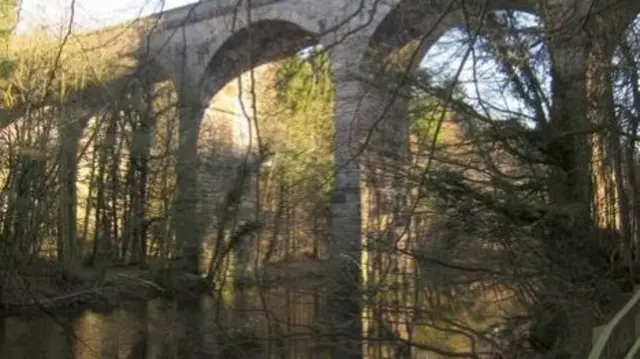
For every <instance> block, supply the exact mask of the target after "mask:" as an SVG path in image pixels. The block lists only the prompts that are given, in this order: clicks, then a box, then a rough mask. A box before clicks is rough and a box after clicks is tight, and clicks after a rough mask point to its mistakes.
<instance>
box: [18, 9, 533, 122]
mask: <svg viewBox="0 0 640 359" xmlns="http://www.w3.org/2000/svg"><path fill="white" fill-rule="evenodd" d="M197 1H198V0H75V1H74V0H22V7H21V14H20V22H19V24H18V27H17V31H18V32H24V31H28V30H29V29H33V28H39V27H45V28H47V29H48V30H49V31H53V32H57V31H56V30H57V29H64V30H63V31H66V29H67V26H68V21H69V18H70V13H71V8H72V4H74V7H73V8H74V30H76V31H77V30H88V29H96V28H100V27H104V26H109V25H115V24H118V23H122V22H126V21H129V20H133V19H135V18H137V17H140V16H144V15H149V14H151V13H154V12H158V11H161V10H168V9H172V8H176V7H180V6H183V5H187V4H190V3H195V2H197ZM318 1H322V0H318ZM527 22H528V23H529V24H531V20H528V21H527ZM447 37H448V36H446V35H445V36H444V37H443V38H442V39H441V40H440V41H438V43H436V45H435V46H434V47H432V48H431V49H430V51H429V53H428V54H427V57H425V59H424V60H423V62H422V65H423V66H426V67H428V68H430V69H431V70H433V71H434V72H436V73H441V74H444V73H448V74H450V75H452V74H453V73H455V72H457V68H458V66H460V63H461V60H462V57H463V52H464V50H463V51H460V50H461V49H460V48H458V49H457V50H456V49H451V48H449V49H445V47H446V46H444V45H442V44H445V43H447V42H451V40H452V39H447ZM463 47H465V48H466V46H463ZM472 69H473V65H472V61H469V62H468V63H467V64H466V65H465V66H463V72H462V73H461V78H460V80H461V82H462V83H463V85H462V87H463V88H465V90H467V91H466V92H467V93H475V86H469V83H472V82H474V81H473V76H472V73H473V70H472ZM477 70H478V68H477V67H476V71H477ZM483 72H485V74H488V76H486V77H485V78H484V79H483V80H480V81H481V82H484V81H487V83H484V84H480V85H479V86H478V88H479V89H482V93H483V94H487V93H489V92H490V90H491V89H490V88H489V87H492V86H491V84H489V83H490V82H493V83H494V84H493V85H494V86H495V82H496V80H498V79H497V78H496V76H495V74H496V71H495V70H494V69H491V68H486V69H485V71H483ZM482 97H485V95H483V96H482ZM491 97H492V100H493V101H498V102H501V103H500V104H499V107H502V108H504V107H507V108H508V109H509V110H517V109H516V108H517V107H520V106H518V105H519V104H517V103H515V102H513V99H511V98H504V94H494V95H492V96H491ZM493 101H492V102H493ZM520 110H521V109H520Z"/></svg>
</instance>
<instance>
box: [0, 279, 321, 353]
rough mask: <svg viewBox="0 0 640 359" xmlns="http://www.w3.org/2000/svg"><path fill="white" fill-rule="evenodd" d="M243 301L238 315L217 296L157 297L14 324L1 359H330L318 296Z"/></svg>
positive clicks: (1, 345)
mask: <svg viewBox="0 0 640 359" xmlns="http://www.w3.org/2000/svg"><path fill="white" fill-rule="evenodd" d="M234 302H237V298H236V300H234ZM242 302H243V307H244V308H242V309H240V308H235V309H234V308H233V307H232V306H229V305H228V304H226V303H221V302H216V301H215V300H214V299H213V298H212V297H202V298H199V299H196V300H181V301H168V300H163V299H157V300H153V301H151V302H148V303H138V304H128V305H126V306H124V307H122V308H120V309H116V310H113V311H109V312H106V313H98V312H94V311H90V310H88V311H85V312H82V313H76V314H64V313H62V314H61V313H58V314H56V316H55V318H52V317H49V316H45V315H37V316H31V317H16V318H8V319H5V320H4V321H3V322H2V323H1V324H2V327H3V331H4V332H3V335H2V340H1V342H0V358H12V359H13V358H48V359H49V358H50V359H67V358H69V359H70V358H73V359H106V358H109V359H112V358H127V359H174V358H175V359H178V358H179V359H189V358H194V359H195V358H225V359H226V358H230V359H233V358H248V359H249V358H251V359H253V358H269V359H270V358H296V359H297V358H300V359H302V358H313V359H321V358H323V357H326V355H323V350H322V343H320V341H319V340H318V339H317V338H316V339H314V333H315V330H314V327H315V326H316V322H317V320H318V319H320V318H321V315H320V314H321V313H322V310H321V306H322V303H321V297H320V296H319V295H318V294H316V293H304V292H299V291H297V292H293V291H290V290H285V289H275V290H270V291H268V292H266V293H248V294H247V293H245V294H244V298H242ZM266 308H268V310H267V309H266Z"/></svg>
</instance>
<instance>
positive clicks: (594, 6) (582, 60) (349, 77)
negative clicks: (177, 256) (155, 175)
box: [137, 0, 640, 358]
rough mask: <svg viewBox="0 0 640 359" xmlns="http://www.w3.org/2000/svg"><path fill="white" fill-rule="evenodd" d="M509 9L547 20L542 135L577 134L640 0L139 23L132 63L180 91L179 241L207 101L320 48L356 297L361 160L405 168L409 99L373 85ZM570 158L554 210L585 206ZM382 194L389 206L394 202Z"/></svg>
mask: <svg viewBox="0 0 640 359" xmlns="http://www.w3.org/2000/svg"><path fill="white" fill-rule="evenodd" d="M509 9H511V10H518V11H523V12H527V13H531V14H535V15H536V16H539V17H541V18H542V19H543V21H544V23H545V26H546V34H547V38H546V40H547V46H548V49H549V51H550V54H551V67H552V71H553V72H554V83H553V85H552V91H553V93H552V98H551V100H552V104H553V105H552V111H551V121H550V127H551V128H550V131H555V132H562V131H573V130H576V129H580V128H585V127H586V126H587V125H588V124H589V122H590V121H592V119H593V118H595V117H597V116H598V113H597V111H598V110H597V109H595V110H594V109H593V108H592V106H590V104H592V103H593V102H594V101H595V102H598V101H600V98H604V97H605V96H600V97H590V96H589V95H588V94H590V93H591V94H592V93H594V91H596V92H597V93H599V94H604V93H606V91H610V90H607V89H606V88H609V89H610V87H611V86H609V85H608V84H610V83H611V79H610V76H609V74H610V71H609V70H608V64H610V61H611V58H612V55H613V51H614V49H615V47H616V46H617V44H618V43H619V40H620V39H621V38H622V36H623V35H624V33H625V32H626V31H627V29H628V28H629V26H630V24H631V23H632V21H633V20H634V19H635V17H636V15H638V13H640V1H637V0H473V1H471V0H467V1H463V0H251V1H250V0H209V1H205V0H203V1H200V2H198V3H196V4H194V5H188V6H184V7H181V8H177V9H173V10H169V11H165V12H162V13H158V14H154V15H152V16H149V17H146V18H142V19H140V20H138V21H137V23H138V24H145V26H140V29H142V30H141V31H140V42H139V48H138V49H137V54H138V56H139V57H140V58H141V59H142V60H143V62H144V63H146V64H150V66H154V67H155V70H154V72H155V73H157V74H159V75H160V76H161V77H163V78H165V79H170V80H171V81H172V82H173V83H174V85H175V87H176V88H177V89H178V94H179V103H180V126H179V127H180V133H179V137H180V145H179V147H180V148H179V154H178V157H179V158H178V174H177V180H178V193H179V194H178V201H177V203H176V207H177V208H179V209H180V210H178V211H177V213H178V214H179V216H180V218H179V219H178V223H179V228H178V232H177V235H178V236H182V237H183V238H190V237H193V234H194V233H193V230H194V228H196V227H198V226H197V223H196V221H197V219H196V216H195V213H194V210H195V209H194V208H195V207H196V206H195V204H196V203H197V202H198V195H197V191H196V188H197V185H198V183H197V176H196V172H195V171H196V168H195V165H194V164H193V162H192V161H189V159H190V158H195V155H196V151H197V147H196V143H197V139H198V136H199V128H200V122H201V120H202V118H203V114H204V109H205V108H206V107H207V106H208V105H207V104H208V103H209V101H210V100H211V99H212V98H213V96H214V95H215V94H216V93H217V92H219V91H220V90H221V89H222V88H223V87H224V86H225V85H226V84H227V83H228V82H230V81H232V80H233V79H234V78H237V77H238V76H239V75H241V74H242V73H244V72H246V71H248V70H250V69H252V68H255V67H257V66H259V65H262V64H266V63H269V62H272V61H276V60H279V59H283V58H286V57H288V56H291V55H293V54H295V53H296V52H297V51H299V50H301V49H303V48H306V47H308V46H310V45H314V44H320V45H322V46H323V47H324V48H326V49H328V51H329V57H330V61H331V66H332V74H333V75H332V76H333V81H334V86H335V91H336V98H335V109H334V126H335V131H336V135H335V140H334V141H335V143H334V148H335V153H334V156H335V162H336V166H337V174H336V180H335V190H334V195H333V198H332V213H333V219H332V236H331V245H330V248H329V253H330V254H332V255H333V256H332V257H333V258H334V259H335V260H336V263H335V265H333V266H331V268H333V270H335V271H336V273H342V275H337V276H336V277H335V278H336V285H335V291H336V293H335V294H336V295H337V297H336V298H349V297H353V296H352V295H351V296H350V295H349V294H350V293H352V292H355V291H357V290H358V286H357V279H356V278H357V273H358V271H359V269H358V264H357V263H358V262H359V260H358V258H359V256H360V246H361V238H362V230H363V228H364V227H363V226H362V225H361V224H362V221H363V217H366V216H367V210H364V211H363V208H362V205H361V196H362V191H361V183H362V181H361V179H362V178H363V177H364V178H367V174H366V173H363V172H375V169H373V170H372V169H371V168H370V167H367V166H365V165H366V164H370V163H373V162H376V163H378V162H381V161H383V160H384V159H385V158H392V159H394V160H401V161H402V159H404V158H406V157H407V152H408V151H407V143H408V140H407V136H408V121H403V120H402V118H403V116H402V114H403V112H405V111H406V106H407V100H406V98H405V97H403V96H401V95H399V94H400V93H401V91H399V90H398V89H400V88H401V87H402V83H401V81H400V83H397V84H396V85H397V86H396V85H394V86H389V85H388V84H387V85H383V84H382V83H380V81H378V80H377V79H379V78H382V77H383V76H382V74H383V71H385V70H386V69H389V68H390V66H391V64H395V65H396V66H403V67H405V68H407V69H408V70H411V68H412V67H415V66H416V65H417V63H418V62H419V60H421V59H422V57H423V55H424V54H425V53H426V51H427V50H428V49H429V48H430V46H431V45H432V44H434V43H435V42H436V41H437V40H438V38H439V37H440V36H441V35H443V34H444V33H445V32H447V31H449V30H451V29H453V28H456V27H468V28H471V29H474V30H477V31H491V21H490V18H489V17H487V16H486V15H487V13H488V12H490V11H494V10H509ZM493 30H495V28H494V29H493ZM376 83H378V85H379V86H377V85H374V84H376ZM600 84H607V85H606V86H599V85H600ZM596 87H597V88H596ZM593 111H596V113H594V112H593ZM576 141H585V142H579V143H575V144H576V145H578V148H579V147H580V146H586V145H587V144H586V139H585V140H576ZM365 143H366V145H367V146H366V148H367V149H366V150H364V151H363V147H365V146H364V144H365ZM583 148H584V147H583ZM570 156H573V158H570V159H569V160H570V161H569V162H571V166H570V168H568V169H567V171H566V172H567V173H566V174H565V176H564V177H563V178H559V179H558V181H562V182H563V183H565V184H566V186H565V187H564V190H561V191H558V193H553V194H552V196H553V198H554V200H555V201H557V202H560V203H566V204H571V203H576V202H577V203H587V202H588V198H589V196H590V194H589V193H586V192H584V191H583V192H580V189H582V188H588V186H580V185H579V184H581V183H585V181H588V180H589V176H588V173H586V172H585V171H586V169H587V168H589V165H588V163H586V162H584V161H585V160H584V159H583V158H581V157H580V156H578V155H577V154H570ZM370 159H375V161H369V160H370ZM560 188H562V186H560ZM385 193H386V192H385ZM383 196H386V197H387V200H388V202H389V203H390V202H393V201H394V199H393V198H391V197H393V196H392V195H388V194H387V195H383ZM196 237H197V236H196ZM198 245H199V243H194V241H187V244H186V246H187V247H186V248H185V250H186V251H187V253H196V252H197V248H196V246H198ZM190 251H191V252H190ZM194 255H195V254H194ZM356 302H357V301H348V300H347V301H340V303H338V305H337V307H336V308H335V312H336V313H338V314H337V315H338V317H341V318H342V320H343V321H344V322H347V323H350V324H349V325H346V326H345V330H358V326H359V325H360V324H358V323H356V321H354V320H352V319H353V318H354V316H353V315H354V314H355V313H356V312H357V311H358V305H359V304H358V303H356ZM336 319H337V320H339V319H340V318H336ZM341 348H342V349H340V350H341V351H340V352H339V353H337V355H336V357H338V358H343V357H344V358H350V357H357V355H356V356H354V353H357V352H358V351H359V349H358V344H352V345H345V346H341Z"/></svg>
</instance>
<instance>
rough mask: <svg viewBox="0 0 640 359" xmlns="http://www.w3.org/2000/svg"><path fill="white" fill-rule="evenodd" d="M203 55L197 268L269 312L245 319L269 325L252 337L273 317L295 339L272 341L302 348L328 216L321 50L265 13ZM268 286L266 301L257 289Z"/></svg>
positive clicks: (329, 128)
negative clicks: (205, 57) (200, 258)
mask: <svg viewBox="0 0 640 359" xmlns="http://www.w3.org/2000/svg"><path fill="white" fill-rule="evenodd" d="M209 64H210V65H209V67H208V70H207V73H206V76H205V78H204V79H203V82H202V91H203V93H204V95H203V98H207V99H208V98H210V99H211V100H210V101H209V103H208V104H207V105H208V108H207V110H206V111H205V116H204V118H203V120H202V122H201V124H200V133H199V136H198V146H197V157H198V168H197V178H198V188H199V189H198V191H199V194H198V200H199V204H198V206H199V211H200V212H199V217H200V218H201V219H202V220H203V221H204V222H205V223H206V225H205V229H204V241H205V245H204V247H205V251H204V252H205V258H204V263H205V266H204V267H205V270H206V271H207V272H208V273H209V275H210V276H211V278H212V279H213V280H214V281H216V282H218V283H220V287H219V288H220V290H221V291H225V292H226V293H233V296H232V297H233V301H232V302H233V305H234V306H235V308H237V313H238V315H239V316H242V317H243V318H244V316H246V315H247V314H246V313H247V310H253V311H255V312H270V314H269V316H268V317H263V316H262V315H256V316H255V318H249V319H250V320H254V319H257V320H259V321H260V323H266V324H265V325H266V326H267V327H263V326H257V327H256V328H254V329H255V330H256V331H258V332H260V335H262V334H266V333H268V331H269V330H273V327H274V326H275V327H277V331H279V332H280V333H292V332H295V333H296V336H299V338H301V339H300V340H296V339H292V340H291V342H289V341H287V343H288V344H286V345H284V346H283V347H282V348H279V349H278V350H287V351H289V352H290V355H299V354H295V353H293V352H291V351H294V352H295V351H297V353H302V352H309V353H310V352H311V351H312V348H311V347H309V346H308V345H307V344H304V343H303V342H304V341H305V340H307V341H308V339H309V338H310V337H311V336H312V333H311V331H310V329H309V328H310V327H311V326H313V325H314V322H315V321H316V320H319V313H322V312H323V311H322V309H320V308H322V306H323V303H324V299H322V296H323V294H322V290H314V291H311V292H309V291H308V289H309V287H313V286H317V285H318V283H319V281H318V275H321V274H322V272H323V270H322V269H321V268H322V266H323V259H324V258H325V257H326V255H325V245H326V237H327V235H328V233H327V232H328V230H327V226H328V221H329V214H330V213H329V191H330V189H331V181H330V173H331V164H332V147H331V144H332V136H333V122H332V121H333V118H332V104H333V96H334V95H333V86H332V83H331V78H330V72H329V70H330V66H329V65H330V64H329V58H328V55H327V54H326V53H324V51H323V50H322V48H321V47H320V46H318V42H317V40H316V38H315V37H314V35H313V34H311V33H309V32H308V31H306V30H304V29H302V28H301V27H299V26H298V25H295V24H292V23H290V22H286V21H279V20H268V21H259V22H256V23H254V24H252V25H251V26H250V27H249V28H245V29H240V30H238V31H237V32H235V33H234V34H233V35H232V37H230V38H229V39H227V40H226V41H225V42H224V44H223V45H222V46H221V47H220V48H219V49H218V50H217V52H216V54H215V55H214V56H213V57H212V58H211V60H210V62H209ZM276 280H278V283H279V284H275V283H274V281H276ZM261 283H262V284H261ZM267 284H268V285H271V286H272V288H271V289H269V290H268V291H265V292H264V293H263V294H264V295H265V296H266V298H268V301H269V302H270V303H271V306H270V307H267V308H263V307H261V306H260V304H257V303H259V301H256V300H255V299H256V297H255V293H262V292H256V290H259V291H262V289H264V288H263V287H262V286H263V285H267ZM303 287H305V288H306V290H307V291H306V292H304V290H305V288H303ZM252 293H253V294H252ZM309 293H311V294H309ZM256 306H257V307H256ZM274 306H275V307H278V308H282V310H280V309H277V310H274ZM247 307H249V308H247ZM303 307H304V308H303ZM283 323H284V324H283ZM269 326H271V327H272V328H271V329H269ZM304 327H307V329H303V328H304ZM263 331H265V332H264V333H263ZM271 333H273V332H272V331H271ZM296 343H298V344H296Z"/></svg>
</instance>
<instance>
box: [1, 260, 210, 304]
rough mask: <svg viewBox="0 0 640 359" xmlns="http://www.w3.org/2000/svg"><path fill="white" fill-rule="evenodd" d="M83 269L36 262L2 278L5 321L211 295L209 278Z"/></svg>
mask: <svg viewBox="0 0 640 359" xmlns="http://www.w3.org/2000/svg"><path fill="white" fill-rule="evenodd" d="M149 268H153V267H152V266H151V267H148V268H142V267H140V266H116V265H113V266H104V267H102V268H100V269H98V268H93V267H87V266H83V267H80V268H77V269H75V270H74V271H73V272H69V271H64V270H62V268H61V267H60V266H59V264H57V263H55V262H53V261H46V260H37V261H34V262H33V263H30V264H29V265H28V266H24V267H20V268H17V269H16V270H12V271H10V272H7V273H3V275H2V278H3V281H2V293H0V298H1V300H0V317H11V316H17V315H29V314H35V313H41V312H42V311H56V312H60V311H76V310H86V309H92V310H95V311H103V310H110V309H113V308H115V307H120V306H122V305H125V304H126V303H130V302H135V301H148V300H152V299H155V298H158V297H166V298H175V297H198V296H201V295H203V294H207V293H209V292H210V291H211V289H212V288H211V285H210V284H209V283H206V281H205V279H204V278H202V277H200V276H197V275H194V274H190V273H184V272H179V271H176V270H169V269H166V268H160V267H156V269H149Z"/></svg>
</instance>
